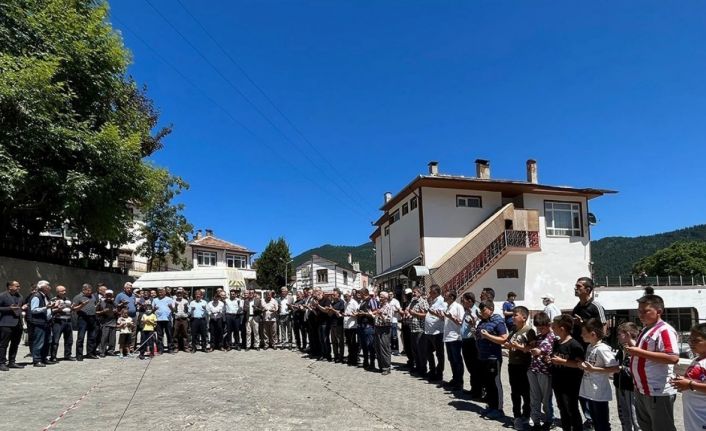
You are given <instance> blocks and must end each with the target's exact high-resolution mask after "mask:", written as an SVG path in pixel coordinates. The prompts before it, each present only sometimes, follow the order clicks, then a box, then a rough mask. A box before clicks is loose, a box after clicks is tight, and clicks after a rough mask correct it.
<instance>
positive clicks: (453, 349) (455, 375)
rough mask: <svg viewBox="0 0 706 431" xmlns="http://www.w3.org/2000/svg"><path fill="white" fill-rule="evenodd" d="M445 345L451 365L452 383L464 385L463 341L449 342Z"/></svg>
mask: <svg viewBox="0 0 706 431" xmlns="http://www.w3.org/2000/svg"><path fill="white" fill-rule="evenodd" d="M445 344H446V354H447V355H448V356H449V365H451V375H452V378H451V383H454V384H457V385H463V356H461V349H462V347H463V341H461V340H456V341H447V342H446V343H445Z"/></svg>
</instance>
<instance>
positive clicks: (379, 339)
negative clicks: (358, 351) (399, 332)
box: [373, 292, 395, 376]
mask: <svg viewBox="0 0 706 431" xmlns="http://www.w3.org/2000/svg"><path fill="white" fill-rule="evenodd" d="M373 314H374V315H375V353H376V356H377V358H378V364H379V365H380V372H382V375H383V376H385V375H388V374H390V362H391V361H392V351H391V349H390V334H391V332H392V331H391V328H390V327H391V326H392V316H393V315H394V314H395V308H394V307H393V306H392V305H391V304H390V297H389V294H388V293H387V292H380V308H378V309H377V310H375V311H374V312H373Z"/></svg>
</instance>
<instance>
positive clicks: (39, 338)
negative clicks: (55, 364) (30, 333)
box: [32, 324, 51, 364]
mask: <svg viewBox="0 0 706 431" xmlns="http://www.w3.org/2000/svg"><path fill="white" fill-rule="evenodd" d="M50 344H51V327H50V326H49V325H48V324H47V325H46V326H39V325H34V338H33V340H32V362H34V363H35V364H37V363H39V362H46V361H47V356H48V355H49V346H50Z"/></svg>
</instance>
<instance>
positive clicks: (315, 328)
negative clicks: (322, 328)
mask: <svg viewBox="0 0 706 431" xmlns="http://www.w3.org/2000/svg"><path fill="white" fill-rule="evenodd" d="M306 326H307V330H308V334H309V356H312V357H315V358H318V357H319V356H321V343H320V342H319V325H318V322H317V321H316V319H315V318H313V317H310V318H309V320H307V321H306Z"/></svg>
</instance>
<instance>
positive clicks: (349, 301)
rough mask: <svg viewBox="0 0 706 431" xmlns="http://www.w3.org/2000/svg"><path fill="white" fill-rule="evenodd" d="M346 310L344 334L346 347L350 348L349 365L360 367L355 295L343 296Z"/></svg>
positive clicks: (344, 312) (344, 313)
mask: <svg viewBox="0 0 706 431" xmlns="http://www.w3.org/2000/svg"><path fill="white" fill-rule="evenodd" d="M343 298H344V299H345V305H346V308H345V309H344V311H343V333H344V335H345V337H346V347H347V348H348V361H347V364H348V365H351V366H354V367H355V366H358V341H357V334H356V333H357V332H358V328H357V325H356V321H355V317H354V316H355V313H357V312H358V301H356V300H355V298H353V295H351V294H350V293H346V294H345V295H343Z"/></svg>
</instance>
